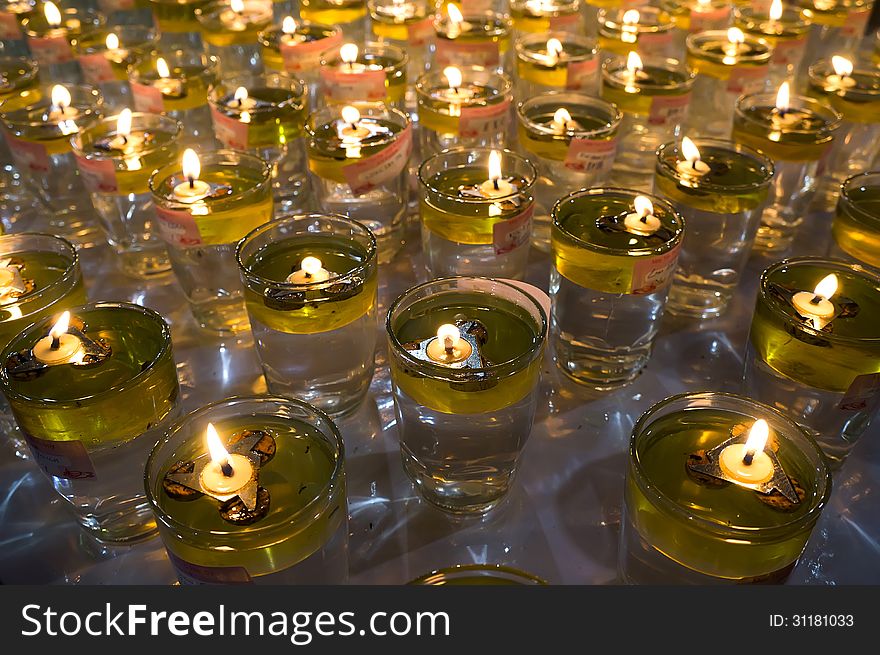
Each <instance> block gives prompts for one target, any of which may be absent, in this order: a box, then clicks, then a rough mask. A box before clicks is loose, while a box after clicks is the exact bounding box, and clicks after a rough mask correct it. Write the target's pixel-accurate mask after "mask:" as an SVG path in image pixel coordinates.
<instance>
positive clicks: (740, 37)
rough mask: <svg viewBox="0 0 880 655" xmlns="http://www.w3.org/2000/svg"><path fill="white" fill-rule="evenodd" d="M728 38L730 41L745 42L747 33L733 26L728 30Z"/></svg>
mask: <svg viewBox="0 0 880 655" xmlns="http://www.w3.org/2000/svg"><path fill="white" fill-rule="evenodd" d="M727 40H728V41H729V42H730V43H744V42H745V40H746V35H745V34H744V33H743V31H742V30H741V29H739V28H738V27H731V28H730V29H728V30H727Z"/></svg>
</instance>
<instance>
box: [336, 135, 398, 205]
mask: <svg viewBox="0 0 880 655" xmlns="http://www.w3.org/2000/svg"><path fill="white" fill-rule="evenodd" d="M411 152H412V125H411V124H409V125H407V126H406V127H405V128H404V130H403V131H402V132H401V133H400V134H399V135H398V136H397V138H396V139H395V140H394V142H393V143H392V144H391V145H389V146H388V147H386V148H384V149H382V150H380V151H379V152H377V153H376V154H375V155H371V156H369V157H367V158H365V159H362V160H360V161H358V162H356V163H354V164H349V165H347V166H343V167H342V174H343V175H344V176H345V180H346V182H348V186H350V187H351V192H352V193H353V194H355V195H356V196H357V195H362V194H364V193H367V192H368V191H370V190H371V189H374V188H375V187H377V186H379V185H380V184H382V183H384V182H387V181H388V180H391V179H394V178H395V177H397V176H398V175H400V173H401V172H402V171H403V169H404V168H406V165H407V162H408V161H409V156H410V153H411Z"/></svg>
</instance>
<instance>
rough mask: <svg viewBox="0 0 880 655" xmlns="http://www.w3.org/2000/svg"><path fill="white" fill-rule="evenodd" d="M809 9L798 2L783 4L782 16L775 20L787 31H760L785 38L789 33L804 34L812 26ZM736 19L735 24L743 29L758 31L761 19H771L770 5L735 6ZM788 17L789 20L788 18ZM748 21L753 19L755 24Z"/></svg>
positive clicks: (733, 13)
mask: <svg viewBox="0 0 880 655" xmlns="http://www.w3.org/2000/svg"><path fill="white" fill-rule="evenodd" d="M759 11H763V12H765V13H763V14H762V13H758V12H759ZM808 11H809V10H806V11H805V10H804V9H803V8H802V7H799V6H798V5H797V4H794V5H783V7H782V16H781V17H779V18H778V19H776V20H775V21H774V22H775V23H776V24H778V25H779V26H780V27H782V28H784V30H787V32H786V31H782V32H772V33H771V32H764V31H760V33H761V34H762V35H765V36H769V37H772V38H774V39H778V38H785V37H787V36H789V35H793V36H800V35H802V34H806V33H807V32H809V31H810V27H811V26H812V21H811V20H810V17H809V15H808V13H807V12H808ZM731 13H732V15H733V19H734V25H735V26H737V27H740V28H741V29H743V31H749V32H752V33H755V32H758V31H759V30H758V27H759V26H760V23H761V21H765V20H766V21H769V20H770V14H769V5H768V6H767V8H766V9H765V8H763V7H761V8H760V9H759V8H756V7H752V6H744V7H737V6H734V7H733V11H732V12H731ZM786 18H788V20H786ZM748 21H752V23H753V25H749V23H748Z"/></svg>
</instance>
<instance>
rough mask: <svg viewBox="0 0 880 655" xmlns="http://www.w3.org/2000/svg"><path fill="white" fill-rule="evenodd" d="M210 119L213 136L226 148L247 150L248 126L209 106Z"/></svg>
mask: <svg viewBox="0 0 880 655" xmlns="http://www.w3.org/2000/svg"><path fill="white" fill-rule="evenodd" d="M211 119H212V120H213V122H214V136H216V137H217V140H218V141H219V142H220V143H222V144H223V145H224V146H226V147H227V148H233V149H235V150H247V148H248V133H249V131H250V124H249V123H243V122H242V121H240V120H238V119H237V118H233V117H232V116H227V115H226V114H224V113H223V112H221V111H218V110H217V109H216V108H215V107H214V106H213V105H212V106H211Z"/></svg>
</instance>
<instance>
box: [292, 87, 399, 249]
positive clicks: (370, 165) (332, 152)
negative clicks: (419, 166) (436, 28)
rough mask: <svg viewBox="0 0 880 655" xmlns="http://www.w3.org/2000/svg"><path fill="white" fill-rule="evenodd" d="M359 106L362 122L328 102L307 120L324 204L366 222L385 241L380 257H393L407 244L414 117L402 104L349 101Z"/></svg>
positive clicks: (314, 179)
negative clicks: (349, 120) (346, 117)
mask: <svg viewBox="0 0 880 655" xmlns="http://www.w3.org/2000/svg"><path fill="white" fill-rule="evenodd" d="M348 106H349V107H354V108H356V109H357V110H358V113H359V117H358V120H357V121H356V125H355V126H352V125H350V124H347V123H346V122H345V121H344V120H343V119H342V118H341V113H340V111H341V109H345V108H344V107H343V108H340V107H339V106H333V107H325V108H324V109H321V110H319V111H317V112H314V113H312V114H311V115H310V116H309V117H308V119H307V120H306V128H305V129H306V140H307V141H306V149H307V153H308V159H309V170H310V171H311V174H312V176H311V183H312V189H313V192H314V195H315V201H316V203H317V205H318V208H319V209H320V210H321V211H322V212H325V213H328V214H342V215H344V216H348V217H349V218H352V219H354V220H356V221H358V222H359V223H362V224H364V225H366V226H367V227H368V228H369V230H370V232H372V233H373V236H375V237H376V242H377V243H378V244H379V261H380V262H382V263H384V262H388V261H391V259H392V257H394V255H395V254H396V253H397V252H398V251H399V250H400V248H401V247H402V245H403V240H402V237H403V228H404V218H405V216H406V209H407V203H408V201H409V171H408V168H407V165H408V163H409V156H410V153H411V152H412V123H411V122H410V119H409V117H408V116H407V115H406V114H405V113H403V112H401V111H400V110H397V109H394V108H392V107H386V106H385V105H384V104H381V103H355V104H354V105H348Z"/></svg>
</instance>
